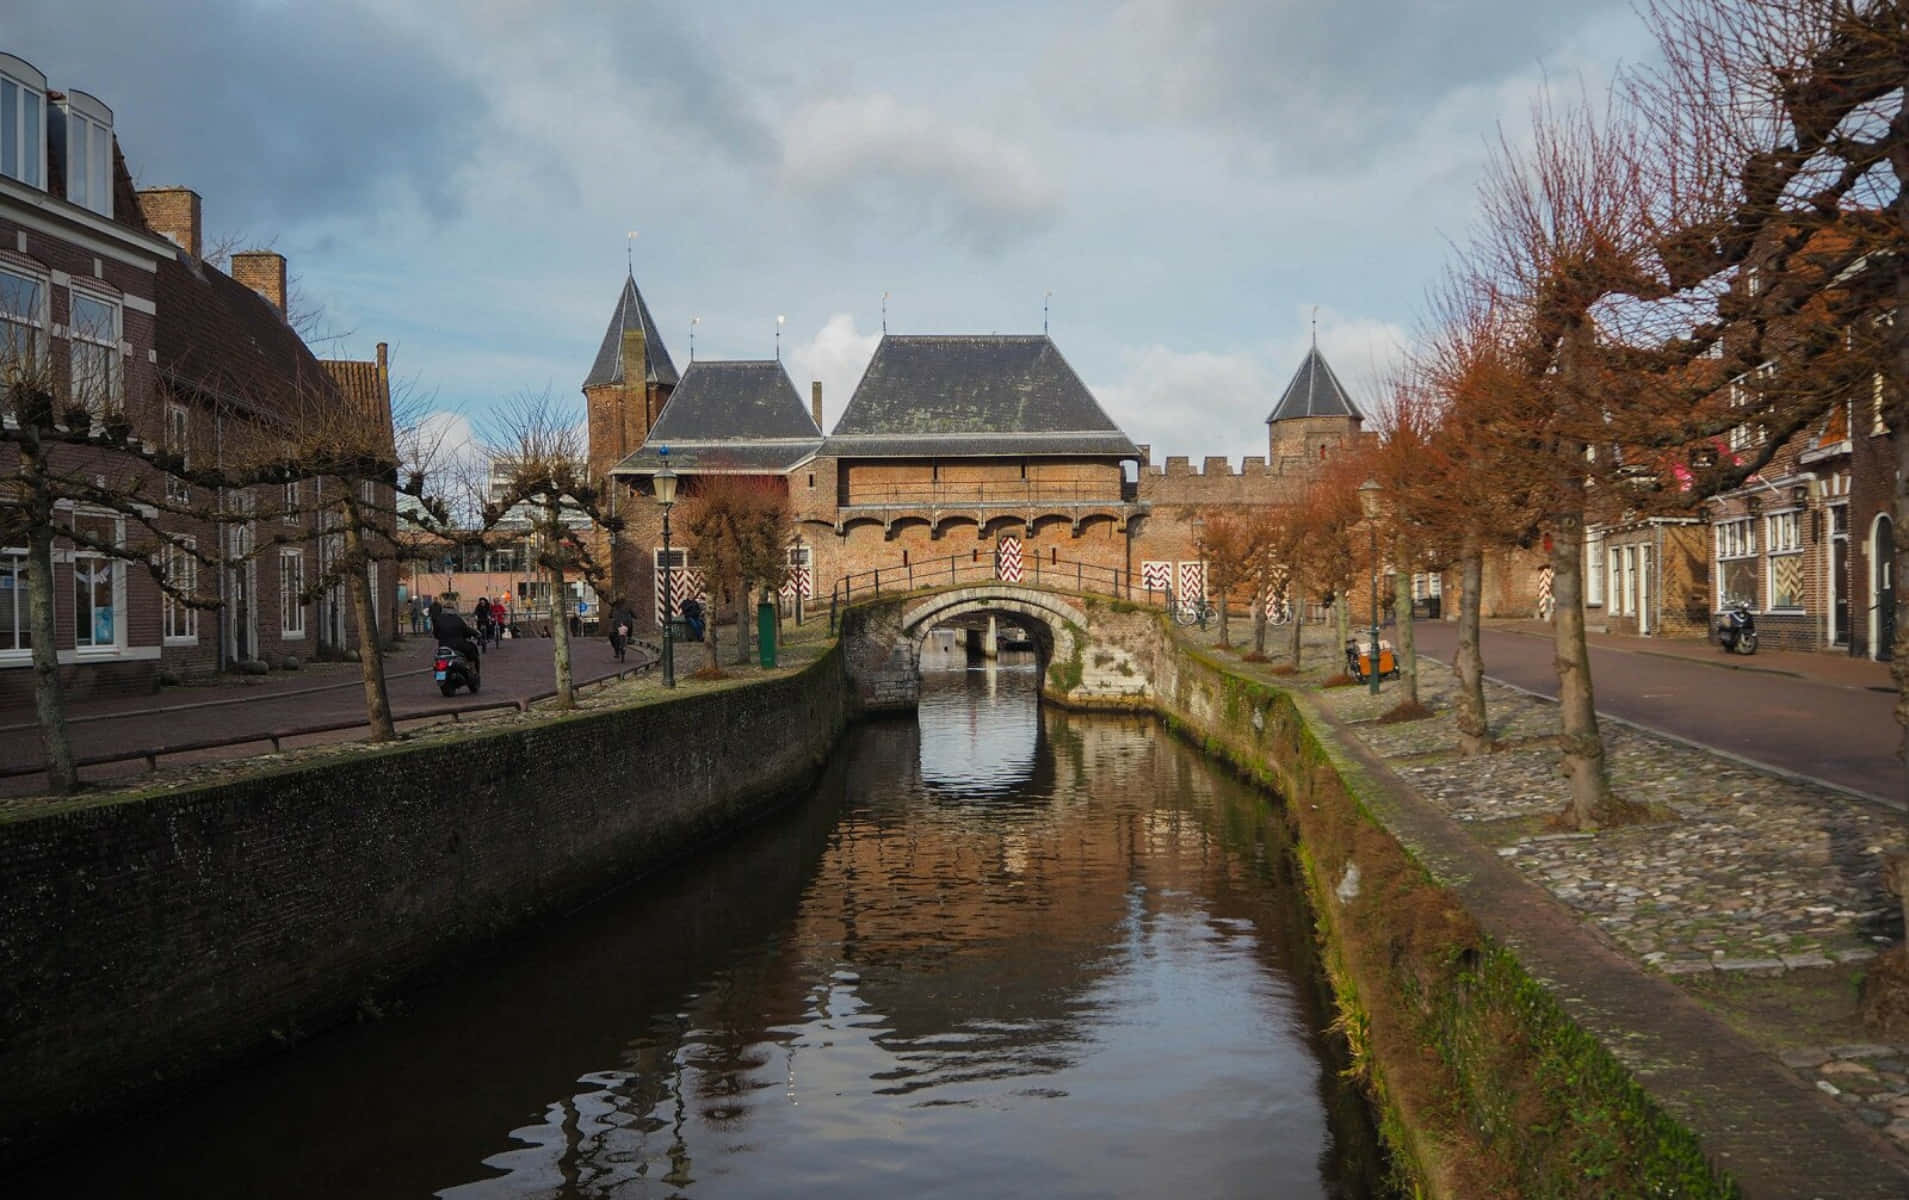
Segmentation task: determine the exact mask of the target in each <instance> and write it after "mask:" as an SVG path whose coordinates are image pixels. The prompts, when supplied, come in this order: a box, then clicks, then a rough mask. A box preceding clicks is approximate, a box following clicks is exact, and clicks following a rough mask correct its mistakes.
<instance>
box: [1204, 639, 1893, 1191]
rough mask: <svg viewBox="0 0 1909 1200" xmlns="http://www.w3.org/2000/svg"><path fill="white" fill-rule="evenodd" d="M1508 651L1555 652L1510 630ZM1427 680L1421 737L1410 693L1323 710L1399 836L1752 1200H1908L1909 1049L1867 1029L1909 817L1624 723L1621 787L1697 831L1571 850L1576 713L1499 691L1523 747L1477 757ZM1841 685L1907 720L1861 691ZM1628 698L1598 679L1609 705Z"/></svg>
mask: <svg viewBox="0 0 1909 1200" xmlns="http://www.w3.org/2000/svg"><path fill="white" fill-rule="evenodd" d="M1421 628H1422V627H1421ZM1315 638H1316V640H1312V639H1309V643H1308V648H1307V655H1308V660H1309V662H1310V664H1311V669H1310V670H1308V671H1307V672H1305V673H1304V674H1302V675H1301V676H1300V677H1299V678H1300V680H1301V681H1310V682H1317V680H1318V679H1319V678H1320V677H1321V676H1323V675H1324V674H1326V673H1327V672H1329V671H1335V670H1337V668H1338V665H1339V663H1338V660H1337V658H1336V656H1335V655H1334V645H1333V643H1334V642H1335V641H1336V638H1334V637H1333V636H1332V634H1331V632H1330V631H1328V630H1318V631H1316V633H1315ZM1422 640H1423V639H1422ZM1494 640H1495V642H1500V643H1502V642H1511V641H1524V642H1528V643H1529V644H1530V645H1531V646H1534V647H1537V648H1539V649H1540V650H1542V649H1543V643H1541V642H1538V641H1537V640H1536V639H1531V638H1517V637H1516V636H1515V633H1514V632H1513V631H1510V630H1504V629H1499V630H1496V631H1494ZM1632 640H1636V639H1632ZM1652 648H1654V647H1652ZM1602 649H1603V650H1604V651H1606V652H1610V653H1619V652H1622V653H1630V654H1633V655H1641V654H1642V651H1641V650H1636V649H1631V648H1621V647H1619V646H1615V645H1606V646H1603V647H1602ZM1690 657H1695V656H1690ZM1757 657H1758V658H1762V657H1763V656H1762V655H1758V656H1757ZM1803 657H1808V656H1803ZM1488 661H1490V660H1489V659H1488ZM1545 661H1546V662H1548V655H1547V656H1546V657H1545ZM1653 661H1658V662H1664V663H1665V665H1666V666H1667V667H1668V668H1671V669H1674V670H1675V671H1677V672H1679V673H1680V674H1681V675H1683V676H1686V677H1688V678H1690V679H1691V680H1694V681H1696V683H1699V684H1704V685H1706V686H1708V687H1709V688H1711V689H1712V690H1713V691H1715V692H1716V694H1717V695H1718V697H1719V699H1718V700H1717V705H1718V707H1720V708H1723V709H1725V710H1729V709H1730V708H1731V707H1732V706H1734V705H1738V704H1741V703H1746V702H1747V701H1745V700H1744V698H1743V695H1742V694H1741V692H1740V690H1739V688H1738V684H1739V683H1740V682H1741V681H1742V680H1744V679H1747V678H1748V676H1737V675H1732V674H1728V673H1726V672H1725V671H1724V670H1722V669H1716V668H1713V666H1712V665H1711V664H1707V663H1704V662H1703V661H1702V660H1701V659H1698V660H1697V661H1694V662H1692V661H1681V662H1671V661H1667V660H1662V659H1656V660H1653ZM1778 662H1780V663H1783V664H1784V665H1785V666H1787V665H1788V664H1787V663H1786V662H1784V660H1778ZM1637 665H1638V664H1637V662H1635V661H1633V662H1631V663H1629V664H1624V666H1628V667H1631V668H1635V667H1636V666H1637ZM1811 665H1813V664H1809V663H1804V664H1800V666H1801V667H1805V668H1806V667H1809V666H1811ZM1868 666H1869V667H1871V668H1873V667H1874V666H1875V664H1868ZM1236 669H1239V670H1243V671H1251V670H1254V669H1255V668H1253V667H1250V666H1248V665H1247V664H1244V663H1242V664H1239V666H1238V667H1237V668H1236ZM1421 669H1422V672H1423V678H1422V682H1421V698H1422V699H1423V700H1424V701H1425V702H1427V703H1428V704H1429V705H1430V706H1431V707H1432V708H1433V709H1434V710H1435V711H1436V715H1435V716H1433V717H1431V718H1428V719H1425V720H1421V721H1414V722H1407V723H1400V724H1392V725H1386V724H1379V723H1377V722H1376V721H1375V720H1374V718H1376V717H1377V716H1378V715H1380V714H1381V713H1382V712H1384V711H1385V710H1387V709H1390V708H1391V707H1392V706H1393V705H1395V704H1396V703H1397V702H1398V698H1399V697H1398V684H1396V683H1393V682H1389V681H1388V682H1387V683H1386V684H1385V685H1384V688H1383V690H1382V692H1381V694H1380V696H1378V697H1377V698H1374V697H1372V696H1370V695H1369V694H1368V693H1367V692H1366V690H1365V689H1364V688H1334V689H1329V690H1326V691H1322V692H1318V693H1316V694H1315V695H1316V698H1317V700H1318V702H1319V703H1320V705H1321V706H1322V708H1323V709H1324V710H1325V712H1326V713H1327V715H1328V717H1329V719H1330V720H1332V721H1333V722H1334V723H1335V724H1337V725H1338V726H1339V728H1340V730H1341V732H1342V733H1343V734H1344V740H1345V741H1346V743H1347V744H1348V746H1349V747H1350V748H1351V749H1352V751H1353V753H1354V755H1355V756H1356V757H1358V758H1359V759H1360V760H1361V762H1362V763H1363V764H1364V765H1365V766H1366V768H1367V769H1368V770H1369V771H1371V772H1372V774H1373V775H1374V777H1375V778H1377V779H1378V780H1380V781H1381V782H1382V783H1384V784H1386V785H1387V787H1386V792H1387V793H1388V794H1387V796H1386V798H1385V799H1384V801H1383V803H1382V805H1381V812H1380V815H1381V817H1382V818H1383V819H1384V820H1385V822H1386V823H1387V825H1388V826H1389V827H1390V828H1392V829H1393V831H1394V832H1395V833H1396V834H1398V835H1399V836H1400V837H1401V838H1402V839H1403V840H1405V841H1406V842H1407V844H1409V845H1410V846H1412V847H1413V849H1414V852H1415V853H1416V854H1417V855H1418V856H1419V857H1420V859H1421V861H1423V862H1425V863H1426V864H1427V865H1428V867H1429V869H1431V870H1432V871H1433V872H1434V874H1435V875H1437V876H1438V877H1439V878H1440V879H1441V880H1442V881H1444V882H1445V883H1446V884H1447V885H1448V886H1450V887H1452V888H1453V889H1454V890H1455V891H1456V892H1457V893H1458V894H1459V895H1460V896H1461V897H1462V898H1463V900H1464V902H1465V904H1466V907H1467V908H1468V909H1469V910H1470V911H1471V912H1472V913H1473V914H1475V915H1476V916H1477V917H1478V919H1479V921H1480V923H1481V924H1482V925H1483V926H1484V927H1485V929H1486V930H1487V932H1488V933H1490V934H1491V935H1492V936H1493V937H1494V938H1497V939H1498V940H1500V941H1502V942H1504V943H1505V944H1507V945H1509V946H1511V947H1513V948H1514V949H1515V950H1516V951H1517V953H1518V954H1519V957H1520V959H1521V960H1522V961H1523V962H1524V963H1525V964H1526V966H1527V968H1528V969H1529V970H1531V971H1532V973H1533V974H1534V975H1536V976H1537V977H1538V978H1540V979H1542V980H1544V981H1545V983H1546V985H1547V986H1548V987H1550V988H1551V989H1552V991H1553V993H1554V994H1555V995H1557V996H1558V997H1559V998H1560V999H1561V1000H1562V1001H1563V1003H1565V1005H1566V1006H1567V1007H1568V1008H1569V1009H1570V1011H1571V1012H1572V1013H1573V1015H1574V1016H1575V1017H1576V1018H1577V1020H1578V1021H1579V1022H1580V1024H1581V1025H1583V1026H1584V1027H1585V1028H1586V1029H1587V1030H1589V1031H1591V1032H1592V1033H1594V1034H1596V1035H1597V1036H1599V1037H1600V1038H1601V1039H1602V1040H1603V1041H1604V1043H1605V1045H1606V1046H1608V1047H1609V1048H1610V1049H1611V1051H1612V1052H1613V1053H1614V1054H1616V1055H1617V1056H1618V1057H1619V1058H1620V1059H1622V1060H1623V1061H1624V1062H1625V1063H1626V1064H1627V1065H1629V1066H1630V1067H1631V1068H1632V1070H1633V1072H1634V1074H1635V1075H1636V1077H1637V1078H1638V1079H1639V1081H1640V1082H1641V1083H1642V1084H1643V1085H1644V1086H1645V1087H1646V1088H1647V1089H1648V1090H1649V1091H1650V1092H1651V1093H1652V1094H1653V1095H1654V1096H1655V1097H1656V1098H1657V1099H1658V1100H1659V1101H1660V1102H1661V1103H1663V1104H1664V1105H1665V1106H1666V1108H1667V1109H1668V1110H1669V1111H1671V1112H1673V1113H1674V1114H1675V1115H1676V1116H1677V1117H1678V1118H1679V1119H1681V1120H1683V1121H1684V1122H1686V1123H1687V1124H1688V1125H1689V1127H1690V1128H1692V1129H1693V1130H1695V1131H1696V1132H1697V1134H1698V1135H1699V1137H1700V1138H1701V1139H1702V1141H1703V1143H1704V1146H1705V1149H1706V1152H1707V1153H1708V1154H1710V1155H1711V1156H1712V1157H1713V1158H1714V1159H1715V1160H1716V1161H1717V1162H1718V1164H1719V1165H1720V1166H1722V1167H1723V1168H1725V1169H1726V1170H1728V1171H1729V1172H1730V1173H1731V1174H1732V1175H1733V1176H1734V1177H1735V1178H1736V1179H1737V1180H1738V1182H1739V1183H1740V1184H1741V1185H1742V1187H1743V1188H1744V1192H1745V1194H1746V1195H1748V1196H1753V1197H1761V1196H1769V1197H1798V1196H1800V1197H1822V1198H1823V1200H1831V1198H1838V1200H1840V1198H1844V1197H1894V1198H1900V1197H1904V1196H1909V1154H1906V1153H1905V1150H1909V1046H1902V1045H1890V1044H1875V1043H1872V1042H1870V1041H1869V1040H1868V1039H1866V1038H1865V1037H1863V1036H1862V1032H1861V1026H1860V1022H1859V1020H1857V1018H1856V1016H1855V1012H1854V1010H1855V1003H1854V998H1855V983H1854V980H1855V978H1856V977H1857V975H1858V973H1859V972H1860V970H1861V966H1862V963H1863V962H1865V961H1866V960H1868V959H1869V958H1872V957H1874V955H1875V954H1876V953H1877V951H1878V949H1879V948H1881V947H1883V946H1886V945H1887V944H1889V943H1891V942H1893V941H1895V940H1897V939H1898V938H1900V937H1901V936H1902V930H1901V929H1900V928H1899V921H1898V919H1897V913H1898V908H1897V906H1896V904H1895V901H1894V900H1893V898H1891V897H1889V896H1888V895H1886V894H1885V893H1884V891H1883V888H1882V883H1881V878H1880V864H1881V858H1882V853H1883V852H1884V851H1885V850H1886V849H1888V848H1890V847H1891V846H1897V845H1902V844H1903V843H1904V841H1905V837H1906V836H1909V835H1906V831H1905V829H1904V823H1903V819H1902V817H1901V815H1900V814H1899V813H1897V812H1896V811H1894V810H1892V809H1891V808H1889V807H1887V806H1885V805H1881V804H1877V803H1874V802H1871V801H1868V800H1864V799H1860V798H1856V797H1852V796H1850V795H1849V794H1847V793H1845V792H1842V791H1838V790H1835V789H1831V788H1825V787H1820V786H1816V785H1812V784H1810V783H1807V782H1804V781H1802V780H1799V779H1796V778H1787V777H1781V776H1776V775H1772V774H1770V773H1769V772H1767V771H1762V770H1759V769H1757V768H1755V767H1753V766H1751V765H1748V764H1746V763H1744V762H1741V761H1738V760H1734V759H1726V758H1720V757H1719V756H1718V755H1716V754H1715V753H1713V752H1710V751H1707V750H1705V749H1703V748H1701V747H1697V746H1693V745H1690V744H1687V743H1684V742H1680V741H1675V740H1671V739H1668V738H1664V737H1660V736H1657V735H1654V734H1652V733H1650V732H1648V731H1645V730H1641V729H1637V728H1631V727H1625V726H1621V725H1614V726H1613V727H1611V728H1609V729H1607V731H1606V732H1607V745H1608V750H1609V754H1610V765H1611V772H1612V777H1613V782H1614V783H1615V785H1616V786H1617V788H1618V789H1619V791H1620V792H1621V793H1622V794H1624V795H1625V796H1626V797H1628V798H1630V799H1634V800H1646V801H1653V802H1656V803H1659V804H1661V805H1664V806H1665V807H1666V808H1667V810H1668V811H1670V812H1672V813H1674V814H1675V819H1673V820H1668V821H1665V822H1662V823H1658V824H1652V825H1642V826H1633V827H1627V828H1622V829H1614V830H1608V831H1604V832H1600V833H1598V834H1595V835H1580V834H1569V833H1565V834H1560V833H1556V832H1553V831H1551V830H1550V829H1549V828H1548V827H1547V824H1546V820H1545V819H1546V818H1547V817H1548V816H1549V815H1550V814H1553V813H1556V812H1559V811H1561V810H1562V809H1563V808H1564V807H1565V805H1566V802H1567V799H1568V796H1567V790H1566V785H1565V783H1564V781H1563V780H1562V778H1561V777H1560V776H1559V774H1558V771H1557V751H1556V749H1555V746H1554V744H1553V743H1552V742H1551V741H1550V736H1551V735H1552V734H1554V733H1555V732H1556V729H1557V709H1556V707H1555V705H1553V704H1550V703H1548V702H1546V701H1545V700H1543V699H1540V698H1538V697H1535V696H1533V695H1531V694H1529V692H1526V691H1521V690H1518V689H1515V688H1511V687H1505V686H1500V685H1496V684H1493V685H1489V686H1488V688H1487V698H1488V704H1489V709H1490V716H1491V721H1492V726H1493V729H1494V732H1495V733H1496V734H1497V736H1498V737H1499V738H1501V739H1502V740H1503V741H1505V742H1507V743H1509V748H1507V749H1505V750H1501V751H1500V752H1498V753H1495V754H1492V755H1488V756H1484V757H1480V758H1470V759H1467V758H1462V757H1460V756H1458V754H1457V730H1456V727H1455V722H1454V720H1453V716H1452V712H1451V698H1452V695H1453V692H1454V690H1455V687H1456V680H1455V679H1454V678H1453V676H1452V674H1451V672H1450V670H1449V669H1447V668H1446V667H1445V666H1443V665H1442V664H1441V663H1439V662H1437V661H1435V660H1434V659H1433V658H1432V657H1431V656H1430V655H1427V656H1426V657H1425V658H1423V659H1422V660H1421ZM1623 669H1624V667H1623V666H1620V667H1618V668H1613V669H1611V670H1609V671H1607V674H1617V673H1622V671H1623ZM1839 669H1841V664H1837V665H1834V666H1831V668H1830V670H1831V671H1835V670H1839ZM1773 678H1778V679H1783V678H1785V677H1773ZM1719 680H1721V681H1723V686H1722V687H1720V688H1719V687H1718V684H1717V681H1719ZM1276 682H1277V681H1276ZM1287 682H1288V683H1291V682H1292V681H1291V680H1288V681H1287ZM1788 682H1791V683H1795V682H1797V679H1796V677H1788ZM1815 683H1816V684H1817V685H1819V686H1822V687H1824V688H1825V689H1826V690H1827V688H1828V687H1829V686H1831V685H1829V684H1828V683H1827V682H1826V681H1822V680H1818V681H1815ZM1838 686H1843V687H1850V688H1856V689H1857V690H1858V692H1859V694H1862V695H1864V696H1866V697H1868V696H1874V698H1875V699H1876V700H1878V701H1882V702H1884V704H1885V707H1886V705H1887V701H1888V698H1887V697H1883V696H1880V695H1876V694H1874V693H1868V692H1866V691H1865V690H1862V689H1865V688H1866V687H1867V684H1866V683H1865V682H1864V681H1863V679H1862V677H1861V676H1857V677H1856V679H1855V680H1854V681H1852V682H1850V683H1845V684H1840V685H1838ZM1612 690H1613V689H1607V688H1605V687H1603V686H1602V682H1601V681H1600V688H1599V697H1600V700H1601V701H1602V700H1604V699H1605V698H1606V697H1607V696H1609V695H1610V694H1612ZM1793 736H1806V735H1804V734H1793ZM1830 1010H1835V1011H1830Z"/></svg>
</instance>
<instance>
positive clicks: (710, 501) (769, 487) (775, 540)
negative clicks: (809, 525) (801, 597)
mask: <svg viewBox="0 0 1909 1200" xmlns="http://www.w3.org/2000/svg"><path fill="white" fill-rule="evenodd" d="M683 507H684V510H685V511H684V514H683V518H682V519H683V525H684V527H685V528H686V529H688V530H689V533H690V536H691V537H692V538H693V539H694V546H695V550H696V558H697V561H698V562H700V563H702V564H703V566H704V568H705V569H706V570H707V571H708V573H709V582H710V584H711V587H712V591H713V592H715V593H718V594H721V595H725V596H727V597H728V598H729V599H730V600H731V601H732V602H733V603H734V604H735V606H736V661H737V662H738V663H747V662H748V661H749V601H750V596H751V592H752V589H760V590H762V591H763V592H764V593H765V594H770V595H773V594H774V593H775V591H776V590H777V589H778V588H780V587H781V586H782V583H783V580H784V578H785V575H786V572H787V571H788V545H789V541H790V539H791V538H792V537H793V536H794V529H795V518H794V513H793V510H792V509H791V508H790V505H789V493H788V488H787V486H786V484H785V483H784V482H783V481H781V480H778V479H773V478H767V477H762V476H752V475H701V476H697V477H696V479H695V487H694V490H693V491H691V492H690V495H689V497H688V499H687V500H686V502H685V503H684V506H683ZM706 630H707V632H706V634H705V639H706V641H707V642H708V645H709V665H710V666H711V667H715V666H716V665H717V661H716V660H717V654H716V622H715V620H714V619H713V617H712V619H711V620H709V621H708V622H707V625H706Z"/></svg>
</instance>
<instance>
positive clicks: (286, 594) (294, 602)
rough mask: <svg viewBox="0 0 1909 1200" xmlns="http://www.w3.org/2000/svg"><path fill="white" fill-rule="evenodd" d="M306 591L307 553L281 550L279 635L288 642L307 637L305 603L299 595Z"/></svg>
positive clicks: (279, 554)
mask: <svg viewBox="0 0 1909 1200" xmlns="http://www.w3.org/2000/svg"><path fill="white" fill-rule="evenodd" d="M304 590H305V552H304V551H303V550H294V549H281V550H280V551H279V552H278V635H279V637H280V638H281V639H283V640H284V641H288V642H295V641H303V640H304V637H305V602H304V601H303V600H302V599H300V597H299V593H300V592H302V591H304Z"/></svg>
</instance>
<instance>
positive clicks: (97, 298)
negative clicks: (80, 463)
mask: <svg viewBox="0 0 1909 1200" xmlns="http://www.w3.org/2000/svg"><path fill="white" fill-rule="evenodd" d="M82 300H84V301H86V302H87V303H89V304H97V305H99V306H101V307H102V308H104V309H106V310H107V312H108V313H109V314H110V315H109V318H108V320H109V322H110V324H111V326H112V328H111V329H109V330H108V331H107V332H105V333H104V334H101V333H99V332H97V331H94V330H88V331H86V332H84V333H82V332H81V330H80V324H79V321H78V320H76V319H75V317H76V315H77V311H78V307H79V303H80V301H82ZM66 315H67V322H66V351H67V379H68V380H70V381H71V383H72V388H73V392H74V398H75V399H82V397H80V396H79V388H80V382H79V380H80V369H79V355H80V347H81V346H91V347H93V348H95V349H98V350H104V351H105V352H106V394H105V396H104V398H103V400H102V401H101V402H100V403H98V404H95V402H94V397H91V396H87V397H84V398H83V399H84V401H85V403H86V411H88V412H90V413H92V414H93V416H94V417H95V418H98V417H100V416H103V415H104V414H106V413H109V412H113V411H115V410H117V409H118V408H120V407H121V406H122V405H123V403H124V395H125V389H124V387H123V382H122V381H123V380H124V378H125V374H126V372H125V370H124V367H123V365H122V364H121V362H120V353H119V346H120V336H121V330H122V329H123V328H124V325H125V314H124V312H123V311H122V310H121V308H120V305H119V301H118V300H117V299H116V298H114V297H111V296H107V295H104V294H102V293H99V292H95V291H92V290H90V289H88V288H78V287H68V288H67V289H66Z"/></svg>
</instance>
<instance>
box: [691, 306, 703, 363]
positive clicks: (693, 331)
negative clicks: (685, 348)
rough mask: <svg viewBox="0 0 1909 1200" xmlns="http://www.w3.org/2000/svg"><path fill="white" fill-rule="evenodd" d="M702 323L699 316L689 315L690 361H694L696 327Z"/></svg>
mask: <svg viewBox="0 0 1909 1200" xmlns="http://www.w3.org/2000/svg"><path fill="white" fill-rule="evenodd" d="M702 323H703V319H702V318H701V317H691V318H690V319H689V361H691V362H695V361H696V327H697V326H698V325H701V324H702Z"/></svg>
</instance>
